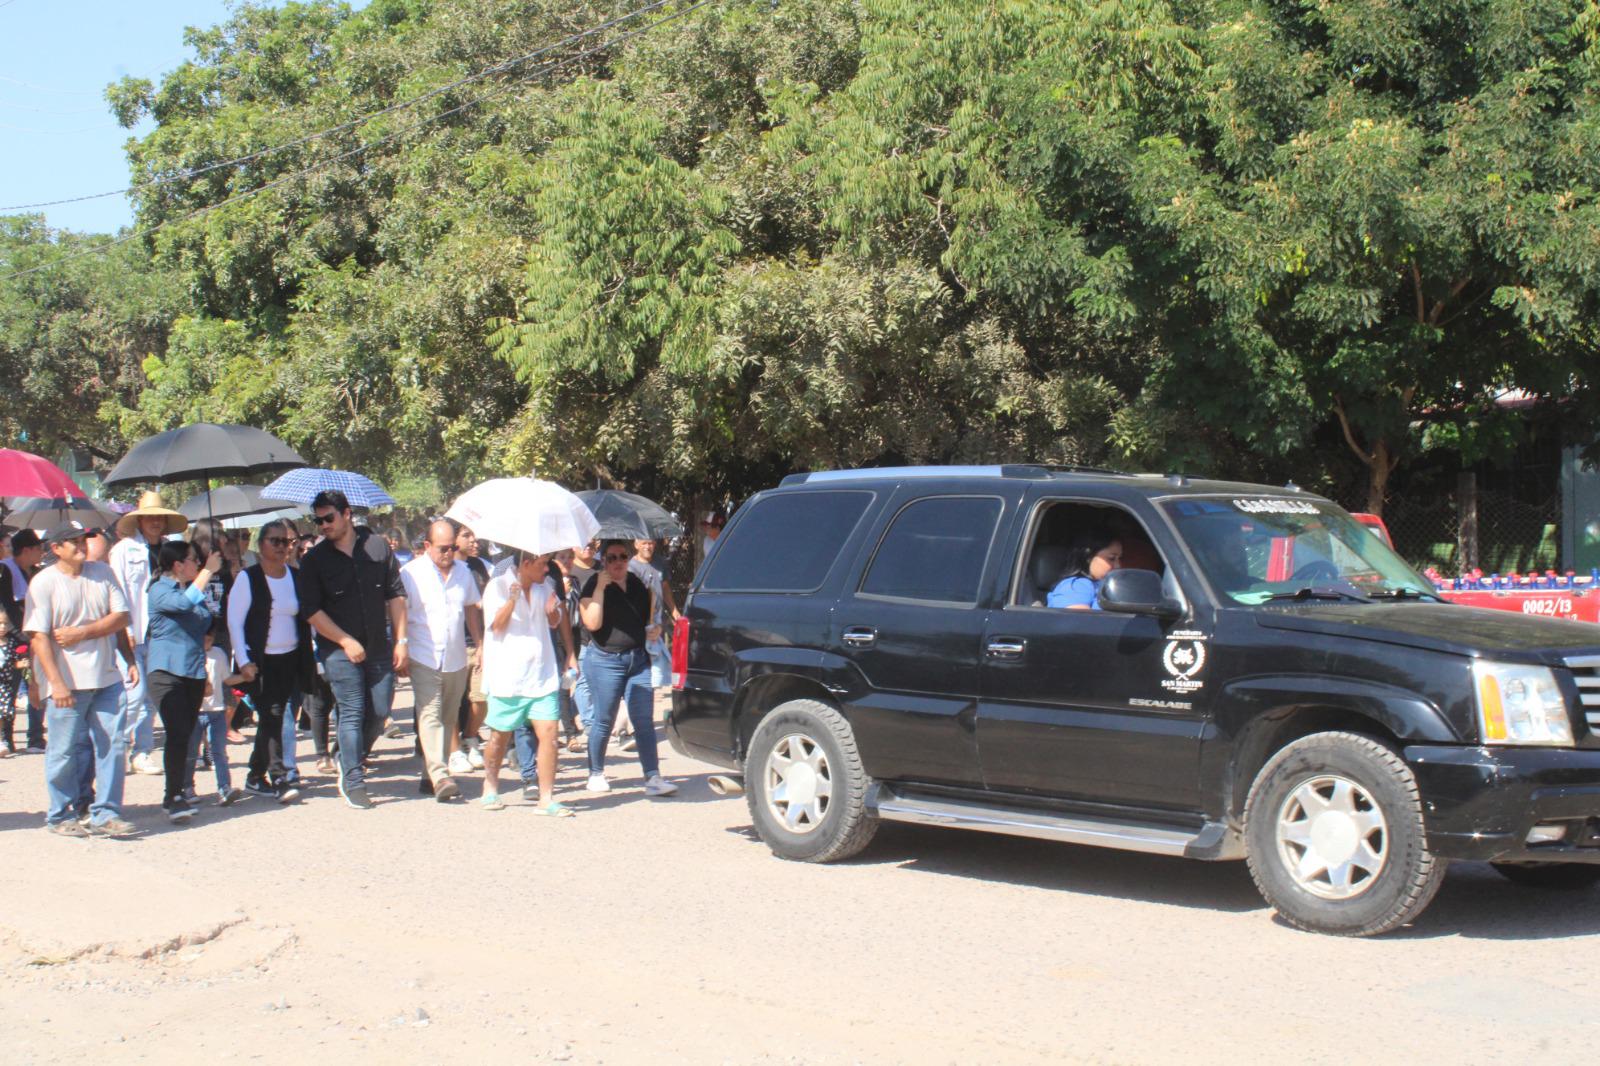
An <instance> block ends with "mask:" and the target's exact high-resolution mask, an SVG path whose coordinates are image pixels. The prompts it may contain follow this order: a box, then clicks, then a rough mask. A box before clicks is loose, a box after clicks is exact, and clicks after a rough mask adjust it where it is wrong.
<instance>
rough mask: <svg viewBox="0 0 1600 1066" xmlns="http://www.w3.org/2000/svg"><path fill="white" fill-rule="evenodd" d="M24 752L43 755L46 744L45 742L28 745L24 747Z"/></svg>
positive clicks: (25, 753)
mask: <svg viewBox="0 0 1600 1066" xmlns="http://www.w3.org/2000/svg"><path fill="white" fill-rule="evenodd" d="M22 754H24V755H43V754H44V745H43V744H29V745H28V746H27V747H25V748H23V749H22Z"/></svg>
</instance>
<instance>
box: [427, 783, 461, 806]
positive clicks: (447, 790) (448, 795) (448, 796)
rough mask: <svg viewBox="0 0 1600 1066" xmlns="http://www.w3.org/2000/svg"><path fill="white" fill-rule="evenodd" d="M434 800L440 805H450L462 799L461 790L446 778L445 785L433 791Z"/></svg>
mask: <svg viewBox="0 0 1600 1066" xmlns="http://www.w3.org/2000/svg"><path fill="white" fill-rule="evenodd" d="M433 798H434V799H436V800H438V801H439V802H440V803H449V802H450V801H451V800H453V799H459V798H461V789H460V788H459V787H457V785H456V783H455V782H454V781H451V780H450V779H449V778H445V781H444V784H442V785H440V786H439V787H438V788H436V789H434V790H433Z"/></svg>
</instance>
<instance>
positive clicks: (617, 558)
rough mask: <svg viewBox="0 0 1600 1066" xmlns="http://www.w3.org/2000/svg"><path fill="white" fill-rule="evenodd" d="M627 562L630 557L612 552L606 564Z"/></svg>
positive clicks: (607, 557)
mask: <svg viewBox="0 0 1600 1066" xmlns="http://www.w3.org/2000/svg"><path fill="white" fill-rule="evenodd" d="M627 561H628V557H627V556H626V555H621V554H619V553H617V552H612V553H610V554H609V555H607V556H606V562H608V563H625V562H627Z"/></svg>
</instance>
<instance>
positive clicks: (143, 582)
mask: <svg viewBox="0 0 1600 1066" xmlns="http://www.w3.org/2000/svg"><path fill="white" fill-rule="evenodd" d="M188 525H189V520H188V519H187V518H185V517H184V516H183V515H181V514H179V513H178V512H177V511H174V510H171V509H169V508H168V507H166V506H165V504H164V503H163V501H162V499H161V494H160V493H159V492H147V493H145V494H144V495H142V496H140V497H139V506H138V508H136V509H135V510H133V511H131V512H129V513H128V514H125V515H123V516H122V517H121V518H120V519H118V520H117V536H119V537H121V538H122V539H121V540H119V541H117V543H116V544H114V545H112V546H111V554H110V556H109V557H108V558H107V560H106V562H107V563H108V564H109V565H110V566H111V572H112V573H113V574H115V575H116V578H117V583H118V584H119V585H121V586H122V591H123V594H124V595H125V596H127V598H128V639H129V640H131V641H133V655H134V661H135V662H136V663H138V666H139V669H138V670H135V671H133V672H132V673H131V674H130V675H129V676H130V677H134V678H136V679H137V680H134V681H129V682H128V683H127V686H126V687H125V688H124V689H123V692H122V711H123V715H124V717H125V719H126V722H127V730H128V746H129V747H130V749H131V750H132V758H131V760H130V763H129V768H130V769H131V770H133V772H134V773H136V774H159V773H161V772H162V769H161V764H160V763H159V762H157V761H156V759H155V758H154V757H152V755H151V752H152V751H154V750H155V746H156V724H155V723H156V716H155V711H154V709H153V708H152V707H151V706H150V705H149V702H148V701H147V700H146V699H145V696H144V666H145V643H144V637H145V630H146V629H148V628H149V623H150V612H149V602H150V601H149V590H150V582H151V581H153V580H154V579H155V575H156V567H155V555H156V549H158V548H159V547H161V541H162V540H163V539H165V537H166V536H167V534H169V533H182V532H183V531H184V530H185V529H186V528H188Z"/></svg>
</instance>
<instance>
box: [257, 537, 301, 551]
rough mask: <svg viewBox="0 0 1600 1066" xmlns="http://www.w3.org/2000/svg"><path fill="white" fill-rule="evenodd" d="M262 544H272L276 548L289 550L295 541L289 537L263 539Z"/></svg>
mask: <svg viewBox="0 0 1600 1066" xmlns="http://www.w3.org/2000/svg"><path fill="white" fill-rule="evenodd" d="M261 543H263V544H270V545H272V546H273V547H274V548H287V547H288V546H289V545H291V544H293V543H294V541H293V540H292V539H291V538H289V537H262V538H261Z"/></svg>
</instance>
